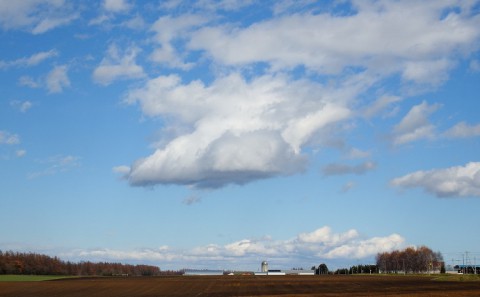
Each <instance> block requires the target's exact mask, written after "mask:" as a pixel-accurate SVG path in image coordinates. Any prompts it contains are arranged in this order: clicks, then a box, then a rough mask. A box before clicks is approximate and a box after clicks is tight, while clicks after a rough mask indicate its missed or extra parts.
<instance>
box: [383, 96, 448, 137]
mask: <svg viewBox="0 0 480 297" xmlns="http://www.w3.org/2000/svg"><path fill="white" fill-rule="evenodd" d="M440 106H441V105H440V104H432V105H429V104H428V103H427V102H426V101H423V102H422V103H420V104H418V105H415V106H413V107H412V108H411V109H410V111H409V112H408V113H407V114H406V115H405V117H404V118H403V119H402V120H401V121H400V123H398V124H397V125H396V126H395V127H394V128H393V133H392V141H393V144H394V145H402V144H406V143H409V142H412V141H417V140H421V139H433V138H435V136H436V132H435V126H434V125H433V124H431V123H430V122H429V120H428V116H429V115H431V114H432V113H434V112H435V111H437V110H438V109H439V108H440Z"/></svg>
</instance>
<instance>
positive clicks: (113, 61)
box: [93, 44, 145, 85]
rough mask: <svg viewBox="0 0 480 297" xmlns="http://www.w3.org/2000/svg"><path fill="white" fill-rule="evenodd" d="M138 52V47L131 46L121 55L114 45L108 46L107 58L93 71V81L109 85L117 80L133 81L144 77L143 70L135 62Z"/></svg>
mask: <svg viewBox="0 0 480 297" xmlns="http://www.w3.org/2000/svg"><path fill="white" fill-rule="evenodd" d="M139 51H140V49H139V48H138V47H135V46H132V47H129V48H127V49H126V50H125V53H124V54H123V55H122V53H121V52H120V51H119V48H118V47H117V46H116V45H114V44H112V45H110V46H109V48H108V51H107V56H106V57H105V58H104V59H103V60H102V62H101V63H100V65H99V66H98V67H97V68H95V70H94V71H93V79H94V81H95V82H97V83H99V84H102V85H109V84H111V83H112V82H113V81H115V80H117V79H133V78H141V77H143V76H145V73H144V71H143V68H142V67H141V66H139V65H137V64H136V62H135V58H136V57H137V55H138V53H139Z"/></svg>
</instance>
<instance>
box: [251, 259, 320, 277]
mask: <svg viewBox="0 0 480 297" xmlns="http://www.w3.org/2000/svg"><path fill="white" fill-rule="evenodd" d="M314 274H315V270H302V269H299V270H277V269H268V263H267V261H263V262H262V264H261V266H260V272H255V275H314Z"/></svg>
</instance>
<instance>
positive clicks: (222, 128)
mask: <svg viewBox="0 0 480 297" xmlns="http://www.w3.org/2000/svg"><path fill="white" fill-rule="evenodd" d="M357 87H358V86H355V87H352V86H349V87H348V88H347V87H346V89H348V90H347V91H346V90H342V91H338V90H337V89H336V88H333V89H332V88H329V87H325V86H323V85H320V84H316V83H312V82H310V81H306V80H291V79H290V78H289V77H287V76H284V75H274V76H270V75H266V76H262V77H258V78H255V79H253V80H252V81H246V80H245V79H244V78H242V77H241V76H240V75H238V74H231V75H228V76H226V77H222V78H219V79H217V80H216V81H214V82H213V83H212V84H211V85H204V84H203V83H202V82H200V81H192V82H190V83H188V84H183V83H182V82H181V81H180V78H179V77H178V76H175V75H170V76H160V77H157V78H155V79H152V80H150V81H148V82H147V83H146V85H145V86H144V87H142V88H139V89H134V90H132V91H131V92H130V93H129V95H128V97H127V101H128V102H130V103H139V104H140V105H141V108H142V110H143V112H144V113H145V114H147V115H149V116H161V117H163V118H164V119H165V122H166V123H167V124H168V123H169V122H170V123H174V124H175V125H181V126H185V127H186V129H187V130H188V132H186V133H181V134H180V135H175V136H174V137H172V139H170V140H167V141H164V142H162V143H166V144H165V145H164V146H162V147H159V148H157V149H156V151H155V152H154V153H153V154H152V155H150V156H148V157H146V158H144V159H141V160H138V161H137V162H135V163H134V164H133V165H132V167H131V172H130V173H129V174H128V179H129V181H130V183H131V184H134V185H147V184H156V183H160V184H166V183H177V184H188V185H194V186H198V187H219V186H223V185H225V184H228V183H237V184H243V183H246V182H249V181H251V180H255V179H259V178H267V177H271V176H276V175H286V174H293V173H297V172H300V171H302V170H303V169H304V168H305V161H306V156H305V155H304V154H303V153H302V148H303V147H304V146H306V145H308V144H309V142H310V141H311V140H312V138H313V137H314V136H315V135H318V134H319V133H321V131H323V130H324V129H328V128H329V127H330V126H332V125H335V124H336V123H339V122H340V121H343V120H345V119H348V118H349V117H350V116H351V115H350V109H349V108H348V102H349V101H351V100H352V96H354V95H355V93H356V91H355V88H357ZM359 88H361V87H359ZM357 92H358V91H357Z"/></svg>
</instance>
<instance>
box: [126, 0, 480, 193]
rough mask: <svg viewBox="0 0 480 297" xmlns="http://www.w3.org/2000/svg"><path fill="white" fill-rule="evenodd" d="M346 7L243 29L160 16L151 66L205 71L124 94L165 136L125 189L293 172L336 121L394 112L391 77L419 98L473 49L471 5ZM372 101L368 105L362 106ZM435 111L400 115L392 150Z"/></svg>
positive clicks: (423, 134) (430, 129)
mask: <svg viewBox="0 0 480 297" xmlns="http://www.w3.org/2000/svg"><path fill="white" fill-rule="evenodd" d="M235 3H237V2H235ZM235 3H233V4H235ZM237 4H238V3H237ZM349 5H351V13H350V14H335V13H330V12H320V13H314V12H312V11H309V12H301V13H298V12H297V13H290V14H288V13H287V12H285V11H283V12H282V13H281V14H280V15H274V16H273V17H272V18H268V19H262V20H258V21H254V22H253V23H251V24H241V22H240V23H222V24H221V25H220V24H219V23H220V22H221V21H219V20H221V18H220V17H219V16H218V15H217V16H215V17H211V15H210V16H209V17H206V15H201V14H200V13H198V11H196V12H197V14H195V13H189V14H180V15H175V16H169V15H168V16H162V17H160V18H159V19H158V20H157V21H156V22H155V23H154V24H153V25H152V27H151V31H152V32H154V36H153V38H152V39H151V40H152V41H153V42H154V43H153V44H154V47H153V50H152V53H151V55H150V58H151V60H153V61H155V62H159V63H162V64H163V65H166V66H168V67H170V69H169V73H179V72H181V71H190V70H192V69H194V70H195V71H197V70H201V71H204V70H205V69H207V68H201V69H200V67H199V68H198V69H197V68H195V67H197V66H208V67H209V68H208V69H207V70H206V71H209V75H208V78H205V81H200V80H191V79H192V78H191V76H189V75H186V76H185V77H188V79H185V80H182V78H181V77H180V75H177V74H170V75H160V76H158V77H156V78H151V79H149V80H147V82H146V83H145V85H144V86H143V87H137V88H135V89H132V90H130V92H129V93H128V94H127V101H128V102H130V103H137V104H139V105H140V107H141V109H142V112H143V113H144V114H145V115H147V116H151V117H160V118H161V119H162V123H164V124H165V125H164V131H168V133H166V134H167V135H168V137H165V138H164V139H160V140H158V141H157V142H156V144H155V146H156V147H155V148H156V150H155V152H153V153H152V154H151V155H150V156H146V157H145V158H143V159H139V160H137V161H136V162H134V163H133V165H131V166H130V169H131V170H130V172H129V173H128V174H127V175H126V177H127V178H128V180H129V182H130V183H131V184H132V185H154V184H171V183H174V184H184V185H192V186H195V187H210V188H214V187H221V186H224V185H226V184H230V183H236V184H244V183H247V182H249V181H252V180H256V179H260V178H268V177H273V176H279V175H288V174H294V173H297V172H301V171H302V170H304V169H305V168H306V162H307V160H308V157H309V153H308V152H307V151H306V150H305V148H307V147H308V146H311V145H317V146H318V145H321V144H324V143H326V142H327V139H328V138H329V137H332V135H335V132H336V131H340V130H339V129H337V128H344V126H341V125H339V124H340V123H344V122H346V121H348V120H352V119H357V118H363V119H371V118H372V117H374V116H377V115H379V114H380V113H381V112H382V111H385V110H386V109H387V108H388V107H390V106H393V105H395V104H396V103H399V102H400V101H402V104H405V103H404V102H405V101H406V100H403V99H405V98H406V97H407V96H408V94H410V93H409V90H406V91H397V92H398V93H400V94H395V92H392V91H391V90H386V89H388V87H387V88H383V87H382V83H383V82H385V81H386V80H388V79H390V78H392V77H394V78H395V79H397V80H396V81H397V82H396V83H395V84H397V83H398V84H401V85H402V86H404V90H405V89H408V88H409V87H411V86H413V87H419V86H421V87H422V88H419V89H422V90H424V89H427V90H428V89H430V88H431V87H436V86H438V85H440V84H442V83H443V82H444V81H445V80H447V79H448V74H449V71H450V70H451V69H452V67H454V66H455V65H456V62H457V61H458V60H459V57H467V56H468V55H470V54H471V53H472V52H474V51H476V50H478V46H479V43H478V41H479V38H480V30H478V28H479V27H480V16H478V14H475V12H474V11H473V10H472V8H473V7H474V3H473V2H468V3H467V2H464V1H456V0H451V1H448V0H446V1H428V2H426V1H424V2H418V1H352V2H351V3H349ZM234 6H235V7H237V6H236V5H234ZM199 56H200V57H199ZM257 70H259V71H257ZM182 73H183V72H182ZM390 82H391V81H390ZM373 93H375V95H374V96H375V97H377V98H378V99H377V100H376V101H375V100H370V99H369V98H368V99H366V100H365V98H366V97H371V96H372V94H373ZM439 106H440V105H438V104H431V105H430V104H428V103H426V102H423V103H421V104H418V105H416V106H414V107H413V108H411V110H410V111H409V112H408V113H407V115H406V116H405V117H404V118H403V119H402V120H401V122H400V123H399V124H398V125H396V126H395V127H394V128H393V132H392V135H391V136H392V142H393V144H394V145H401V144H406V143H410V142H413V141H416V140H420V139H425V138H433V137H435V133H436V131H435V126H434V125H433V124H431V123H430V122H429V120H428V116H429V115H431V114H432V113H434V112H435V111H436V110H437V109H438V108H439ZM398 110H399V109H398V108H397V107H395V106H394V108H393V109H392V110H391V111H390V114H394V112H396V111H398ZM344 169H345V168H344ZM347 169H348V170H350V171H351V172H353V173H355V172H364V171H365V169H368V168H360V167H359V168H347Z"/></svg>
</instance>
